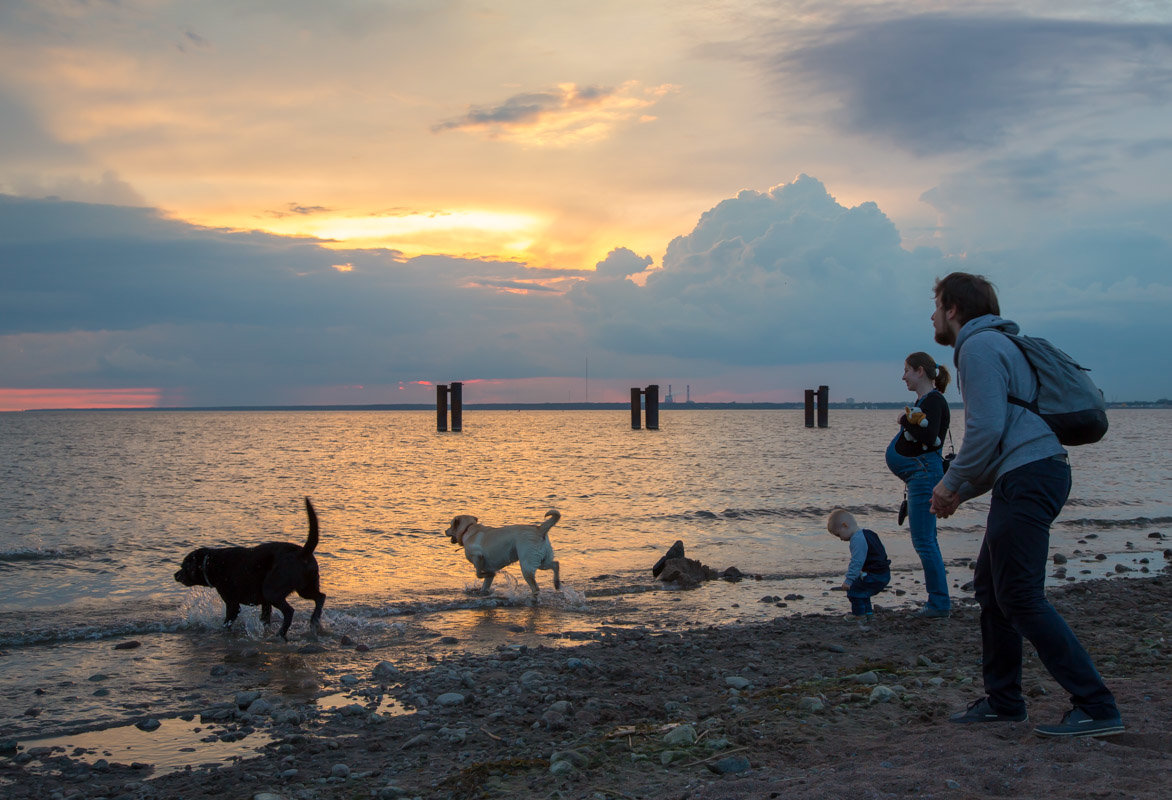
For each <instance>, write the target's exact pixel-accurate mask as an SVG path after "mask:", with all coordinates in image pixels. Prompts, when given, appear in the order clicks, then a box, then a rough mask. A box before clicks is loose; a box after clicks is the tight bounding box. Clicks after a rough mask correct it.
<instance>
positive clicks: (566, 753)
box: [549, 750, 590, 769]
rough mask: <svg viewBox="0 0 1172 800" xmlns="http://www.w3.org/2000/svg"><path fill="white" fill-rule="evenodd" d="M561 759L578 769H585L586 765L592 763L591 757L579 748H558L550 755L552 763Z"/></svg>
mask: <svg viewBox="0 0 1172 800" xmlns="http://www.w3.org/2000/svg"><path fill="white" fill-rule="evenodd" d="M559 761H566V762H569V763H570V764H572V765H573V766H575V767H577V768H578V769H585V768H586V765H587V764H589V763H590V759H588V758H587V757H586V756H585V755H583V754H582V753H579V752H578V751H577V750H558V751H557V752H555V753H554V754H553V755H551V756H550V757H549V763H550V764H551V765H552V764H556V763H558V762H559Z"/></svg>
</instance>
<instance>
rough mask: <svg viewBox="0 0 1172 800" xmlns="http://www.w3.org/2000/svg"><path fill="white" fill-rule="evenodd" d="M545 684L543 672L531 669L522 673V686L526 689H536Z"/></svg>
mask: <svg viewBox="0 0 1172 800" xmlns="http://www.w3.org/2000/svg"><path fill="white" fill-rule="evenodd" d="M544 682H545V673H543V672H538V671H537V670H535V669H531V670H527V671H525V672H522V673H521V685H522V686H524V687H525V688H526V689H535V688H537V687H538V686H540V685H541V684H542V683H544Z"/></svg>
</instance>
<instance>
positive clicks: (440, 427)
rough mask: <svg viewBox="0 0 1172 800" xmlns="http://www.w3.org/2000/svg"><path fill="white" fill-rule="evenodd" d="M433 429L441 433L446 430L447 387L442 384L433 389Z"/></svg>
mask: <svg viewBox="0 0 1172 800" xmlns="http://www.w3.org/2000/svg"><path fill="white" fill-rule="evenodd" d="M435 429H436V430H437V431H439V432H441V433H442V432H444V431H446V430H447V429H448V387H447V385H445V384H442V383H439V384H436V387H435Z"/></svg>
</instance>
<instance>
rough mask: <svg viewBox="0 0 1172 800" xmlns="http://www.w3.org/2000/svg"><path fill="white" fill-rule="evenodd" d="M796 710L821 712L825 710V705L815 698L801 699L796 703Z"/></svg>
mask: <svg viewBox="0 0 1172 800" xmlns="http://www.w3.org/2000/svg"><path fill="white" fill-rule="evenodd" d="M798 708H800V709H801V710H802V711H821V710H822V709H824V708H826V704H825V703H823V702H822V701H821V700H820V699H818V698H817V697H803V698H802V699H801V700H799V701H798Z"/></svg>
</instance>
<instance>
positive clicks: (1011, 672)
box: [973, 458, 1119, 719]
mask: <svg viewBox="0 0 1172 800" xmlns="http://www.w3.org/2000/svg"><path fill="white" fill-rule="evenodd" d="M1069 493H1070V465H1069V464H1068V463H1066V461H1065V459H1055V458H1045V459H1042V460H1040V461H1034V462H1032V463H1030V464H1025V465H1024V466H1021V467H1018V468H1017V469H1014V470H1011V471H1009V472H1007V473H1005V474H1004V475H1002V476H1001V477H1000V478H998V479H997V482H996V483H995V484H994V485H993V491H992V493H991V495H990V501H989V519H988V522H987V523H986V528H985V541H984V542H983V543H982V544H981V554H980V555H979V556H978V557H977V566H976V571H975V572H974V573H973V589H974V592H975V594H976V598H977V602H979V603H980V604H981V649H982V673H983V675H984V679H985V693H986V694H987V695H988V696H989V703H990V704H991V705H992V706H993V708H994V709H995V710H997V711H1000V712H1002V713H1020V712H1022V711H1024V710H1025V700H1024V699H1023V698H1022V694H1021V659H1022V637H1025V638H1026V639H1029V641H1030V643H1031V644H1032V645H1033V646H1034V649H1036V650H1037V651H1038V658H1039V659H1040V660H1041V662H1042V664H1043V665H1044V666H1045V667H1046V669H1047V670H1049V672H1050V674H1051V675H1053V676H1054V679H1055V680H1056V681H1058V683H1059V685H1060V686H1062V688H1063V689H1065V690H1066V691H1067V692H1068V693H1069V694H1070V696H1071V701H1072V702H1073V704H1074V705H1075V706H1077V707H1079V708H1082V709H1083V710H1084V711H1086V712H1087V714H1089V715H1090V716H1091V717H1092V718H1094V719H1108V718H1111V717H1113V716H1116V715H1118V713H1119V710H1118V708H1117V707H1116V705H1115V698H1114V697H1113V696H1112V695H1111V692H1110V691H1109V690H1108V689H1107V687H1106V686H1105V685H1104V683H1103V679H1102V678H1101V677H1099V673H1098V671H1097V670H1096V669H1095V665H1094V664H1093V663H1092V662H1091V657H1090V656H1089V655H1088V654H1087V651H1086V650H1085V649H1083V646H1082V645H1081V644H1080V643H1079V641H1078V638H1077V637H1076V636H1075V635H1074V632H1073V631H1071V630H1070V626H1069V625H1067V624H1066V620H1064V619H1063V618H1062V615H1060V614H1059V613H1058V612H1057V611H1056V610H1055V609H1054V607H1053V606H1052V605H1050V602H1049V601H1048V600H1047V599H1046V592H1045V582H1046V563H1047V557H1048V555H1049V549H1050V524H1051V523H1052V522H1053V521H1054V519H1055V517H1057V516H1058V512H1060V511H1061V510H1062V506H1063V504H1065V503H1066V498H1067V495H1069Z"/></svg>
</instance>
